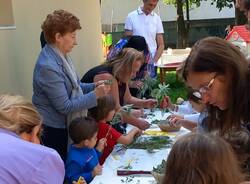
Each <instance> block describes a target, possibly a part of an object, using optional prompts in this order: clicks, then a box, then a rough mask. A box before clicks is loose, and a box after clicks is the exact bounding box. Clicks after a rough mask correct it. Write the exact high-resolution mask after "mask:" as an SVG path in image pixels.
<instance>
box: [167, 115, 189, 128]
mask: <svg viewBox="0 0 250 184" xmlns="http://www.w3.org/2000/svg"><path fill="white" fill-rule="evenodd" d="M167 120H168V121H169V123H170V125H171V126H173V127H180V126H183V123H184V121H185V120H184V117H183V116H180V115H174V114H173V115H170V116H168V118H167Z"/></svg>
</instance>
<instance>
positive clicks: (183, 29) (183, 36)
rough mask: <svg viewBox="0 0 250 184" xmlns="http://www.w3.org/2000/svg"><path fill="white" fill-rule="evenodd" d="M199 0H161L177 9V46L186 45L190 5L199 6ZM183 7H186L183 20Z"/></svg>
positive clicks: (182, 46) (183, 46)
mask: <svg viewBox="0 0 250 184" xmlns="http://www.w3.org/2000/svg"><path fill="white" fill-rule="evenodd" d="M200 1H201V0H163V2H164V3H165V4H172V5H174V6H175V7H176V9H177V48H185V47H187V46H188V37H189V36H188V35H189V30H190V19H189V9H190V8H191V6H193V5H196V7H199V6H200ZM183 8H186V18H187V20H186V21H185V20H184V13H183Z"/></svg>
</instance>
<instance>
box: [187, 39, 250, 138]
mask: <svg viewBox="0 0 250 184" xmlns="http://www.w3.org/2000/svg"><path fill="white" fill-rule="evenodd" d="M189 72H208V73H212V72H215V73H216V74H217V75H223V76H225V78H226V80H227V81H226V82H227V83H228V91H227V92H228V93H227V96H228V107H227V109H226V110H220V109H219V108H217V107H215V106H212V105H209V106H208V112H209V113H208V114H209V118H208V119H209V121H208V123H207V124H206V127H207V129H208V131H213V130H219V131H220V133H222V134H224V133H225V132H226V131H228V130H230V129H232V128H234V127H239V126H240V125H241V123H242V122H247V121H248V120H249V119H250V115H249V105H250V103H249V99H250V98H249V82H248V81H249V79H248V78H249V66H248V63H247V60H246V59H245V57H244V55H243V54H242V53H241V52H240V50H239V49H238V48H237V47H236V46H234V45H233V44H231V43H229V42H228V41H226V40H223V39H221V38H217V37H208V38H205V39H202V40H200V41H198V42H197V43H196V44H195V45H194V46H193V48H192V50H191V53H190V54H189V56H188V58H187V59H186V61H185V64H184V66H183V78H184V79H185V80H187V77H188V74H189ZM225 95H226V94H225Z"/></svg>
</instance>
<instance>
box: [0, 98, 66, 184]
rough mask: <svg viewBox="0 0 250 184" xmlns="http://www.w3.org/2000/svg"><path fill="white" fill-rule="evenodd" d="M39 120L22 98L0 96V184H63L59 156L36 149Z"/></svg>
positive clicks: (41, 147)
mask: <svg viewBox="0 0 250 184" xmlns="http://www.w3.org/2000/svg"><path fill="white" fill-rule="evenodd" d="M41 122H42V119H41V116H40V115H39V113H38V112H37V110H36V109H35V108H34V106H33V105H32V103H30V102H28V101H26V100H25V99H24V98H23V97H21V96H12V95H0V147H1V151H0V158H1V162H0V183H5V184H8V183H9V184H34V183H53V184H57V183H58V184H62V183H63V179H64V173H65V171H64V164H63V161H62V160H61V158H60V156H59V154H58V153H57V152H56V151H55V150H53V149H50V148H47V147H45V146H42V145H39V144H40V140H39V139H40V134H41Z"/></svg>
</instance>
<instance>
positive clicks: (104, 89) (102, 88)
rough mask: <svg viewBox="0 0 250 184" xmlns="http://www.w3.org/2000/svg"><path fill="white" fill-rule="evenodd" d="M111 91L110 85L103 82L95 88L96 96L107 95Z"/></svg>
mask: <svg viewBox="0 0 250 184" xmlns="http://www.w3.org/2000/svg"><path fill="white" fill-rule="evenodd" d="M109 91H110V85H105V84H101V85H99V86H97V87H96V88H95V94H96V98H100V97H103V96H105V95H107V94H108V93H109Z"/></svg>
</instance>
